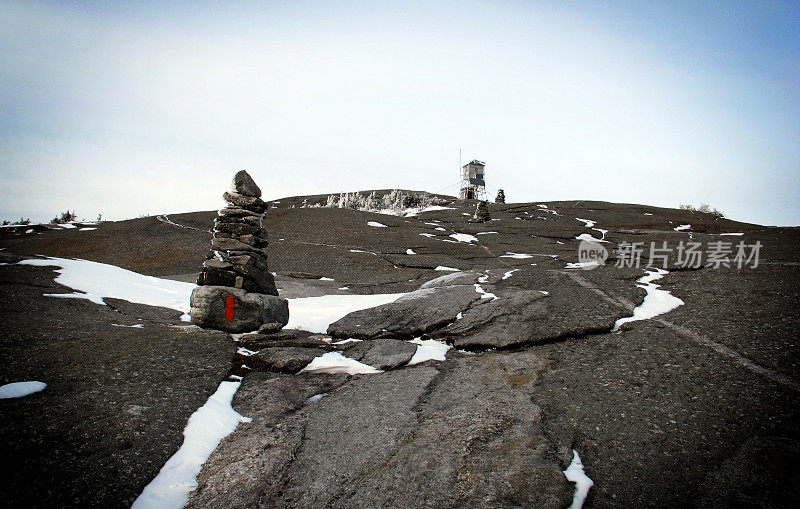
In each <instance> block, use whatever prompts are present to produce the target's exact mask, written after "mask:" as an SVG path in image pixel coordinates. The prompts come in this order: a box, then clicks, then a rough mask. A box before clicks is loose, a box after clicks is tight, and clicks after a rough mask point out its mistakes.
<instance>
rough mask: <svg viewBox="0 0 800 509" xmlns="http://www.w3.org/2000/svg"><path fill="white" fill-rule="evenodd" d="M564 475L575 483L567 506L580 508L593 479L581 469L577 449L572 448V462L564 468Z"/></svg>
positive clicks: (571, 508) (572, 508) (581, 464)
mask: <svg viewBox="0 0 800 509" xmlns="http://www.w3.org/2000/svg"><path fill="white" fill-rule="evenodd" d="M564 477H566V478H567V480H568V481H570V482H574V483H575V494H574V495H573V496H572V505H570V506H569V509H581V507H583V503H584V501H586V495H588V494H589V488H591V487H592V486H594V481H592V480H591V479H589V476H587V475H586V472H584V471H583V463H582V462H581V457H580V456H578V451H576V450H575V449H573V450H572V462H571V463H570V464H569V466H568V467H567V469H566V470H564Z"/></svg>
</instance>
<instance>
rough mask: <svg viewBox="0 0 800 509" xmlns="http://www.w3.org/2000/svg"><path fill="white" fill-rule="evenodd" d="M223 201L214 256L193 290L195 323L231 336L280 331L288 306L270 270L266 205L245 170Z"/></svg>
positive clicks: (216, 222) (209, 256)
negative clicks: (265, 223) (263, 222)
mask: <svg viewBox="0 0 800 509" xmlns="http://www.w3.org/2000/svg"><path fill="white" fill-rule="evenodd" d="M222 197H223V199H224V200H225V201H226V202H227V203H228V206H226V207H225V208H223V209H222V210H220V211H219V213H218V215H217V218H216V219H215V220H214V230H213V234H214V238H213V239H212V241H211V251H209V253H208V254H207V255H206V260H205V261H204V262H203V267H202V269H201V272H200V275H199V276H198V277H197V284H198V285H199V286H198V287H197V288H195V289H194V291H192V296H191V310H190V311H189V315H190V316H191V317H192V323H194V324H196V325H199V326H200V327H203V328H208V329H218V330H222V331H226V332H232V333H242V332H252V331H255V330H260V331H261V332H270V331H272V332H276V331H278V330H280V329H282V328H283V327H284V326H285V325H286V324H287V323H288V322H289V302H288V301H287V300H286V299H283V298H281V297H279V296H278V289H277V288H276V287H275V279H274V278H273V277H272V274H271V273H270V272H269V267H268V266H267V253H266V251H265V248H266V247H267V245H268V244H269V243H268V242H267V232H266V231H265V230H264V228H263V226H262V225H261V220H262V219H263V218H264V212H265V211H266V210H267V204H266V203H265V202H264V201H263V200H262V199H261V189H259V187H258V185H256V183H255V182H254V181H253V178H252V177H251V176H250V175H249V174H248V173H247V172H246V171H244V170H242V171H240V172H238V173H237V174H236V175H235V176H234V177H233V183H232V185H231V189H230V191H228V192H225V193H224V194H223V195H222Z"/></svg>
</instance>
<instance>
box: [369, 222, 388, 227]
mask: <svg viewBox="0 0 800 509" xmlns="http://www.w3.org/2000/svg"><path fill="white" fill-rule="evenodd" d="M367 226H374V227H375V228H386V227H387V226H386V225H385V224H383V223H379V222H377V221H367Z"/></svg>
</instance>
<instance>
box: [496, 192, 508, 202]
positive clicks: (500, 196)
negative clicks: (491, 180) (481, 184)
mask: <svg viewBox="0 0 800 509" xmlns="http://www.w3.org/2000/svg"><path fill="white" fill-rule="evenodd" d="M494 202H495V203H505V202H506V193H504V192H503V190H502V189H498V190H497V197H496V198H495V199H494Z"/></svg>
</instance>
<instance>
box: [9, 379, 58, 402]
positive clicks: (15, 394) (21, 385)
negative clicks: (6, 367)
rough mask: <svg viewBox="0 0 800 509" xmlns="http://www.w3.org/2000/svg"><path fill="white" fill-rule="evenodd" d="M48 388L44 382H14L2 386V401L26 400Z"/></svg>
mask: <svg viewBox="0 0 800 509" xmlns="http://www.w3.org/2000/svg"><path fill="white" fill-rule="evenodd" d="M45 387H47V384H46V383H44V382H12V383H10V384H5V385H3V386H0V399H9V398H24V397H25V396H29V395H31V394H34V393H36V392H39V391H43V390H44V388H45Z"/></svg>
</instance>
